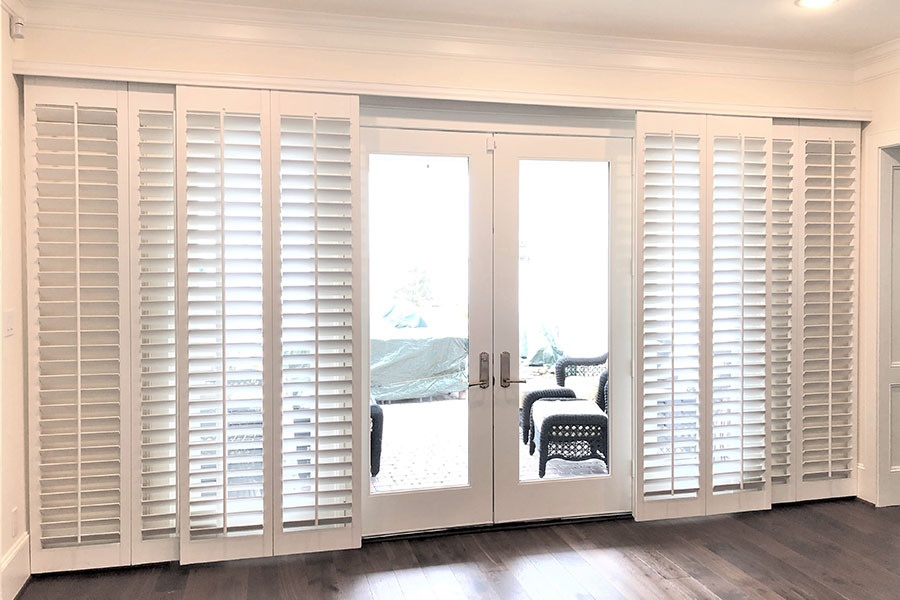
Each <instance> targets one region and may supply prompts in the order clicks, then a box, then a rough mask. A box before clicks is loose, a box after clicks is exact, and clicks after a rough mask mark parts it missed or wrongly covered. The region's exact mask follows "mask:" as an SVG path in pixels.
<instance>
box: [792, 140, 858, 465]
mask: <svg viewBox="0 0 900 600" xmlns="http://www.w3.org/2000/svg"><path fill="white" fill-rule="evenodd" d="M804 153H805V169H804V173H803V177H804V189H805V192H804V258H803V277H804V287H803V299H802V300H803V307H802V308H803V358H802V360H803V392H802V410H801V432H800V437H801V440H802V441H801V447H800V454H801V456H800V459H799V461H800V462H799V465H800V473H801V474H802V481H803V482H804V483H807V482H809V483H815V482H822V481H829V480H832V481H833V480H847V479H850V478H851V477H853V471H854V469H855V465H854V464H853V460H854V445H853V404H854V402H855V386H856V381H855V372H856V371H855V358H854V355H855V335H856V332H855V312H856V268H857V265H856V242H857V241H856V177H857V173H856V161H857V159H856V154H855V153H856V143H855V142H853V141H841V140H835V139H829V140H810V139H807V140H806V142H805V146H804Z"/></svg>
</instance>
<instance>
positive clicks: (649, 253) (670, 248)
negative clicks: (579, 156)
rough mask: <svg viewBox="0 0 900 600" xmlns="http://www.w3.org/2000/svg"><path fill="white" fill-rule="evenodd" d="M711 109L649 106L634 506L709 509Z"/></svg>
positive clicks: (641, 185)
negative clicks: (705, 319)
mask: <svg viewBox="0 0 900 600" xmlns="http://www.w3.org/2000/svg"><path fill="white" fill-rule="evenodd" d="M705 121H706V118H705V117H702V116H693V115H668V114H656V113H640V115H639V118H638V123H637V138H638V160H637V164H638V177H637V189H638V204H639V206H638V214H639V215H640V218H639V219H638V224H637V236H638V237H637V239H638V244H639V255H640V257H641V259H640V261H639V263H638V264H639V265H640V268H639V269H638V277H637V282H638V283H637V285H638V293H639V295H640V302H639V304H640V306H639V310H638V312H637V315H638V323H639V332H638V341H637V344H638V356H640V357H642V358H641V359H640V360H641V366H640V371H641V373H640V374H639V376H638V378H637V386H638V398H640V403H641V412H640V413H639V415H640V425H639V431H640V434H639V437H638V439H639V444H638V453H637V454H638V456H637V457H636V458H637V464H638V468H637V484H638V494H637V500H636V502H635V515H636V517H637V518H638V519H653V518H665V517H678V516H687V515H694V514H702V513H703V512H704V510H705V508H704V497H703V495H702V494H701V487H702V482H703V480H704V478H705V477H706V471H707V466H706V464H705V461H704V459H703V456H704V452H703V445H704V444H707V443H708V437H707V436H705V435H704V434H703V431H702V419H701V416H702V415H701V411H702V408H701V364H700V360H701V354H702V353H703V346H702V342H701V338H702V335H703V331H702V330H701V316H700V315H701V310H702V306H701V293H700V292H701V265H702V262H701V259H702V257H701V240H702V235H703V228H702V225H701V223H702V209H701V200H702V194H701V187H702V182H703V180H704V175H705V166H704V162H705V149H704V139H705V129H706V122H705Z"/></svg>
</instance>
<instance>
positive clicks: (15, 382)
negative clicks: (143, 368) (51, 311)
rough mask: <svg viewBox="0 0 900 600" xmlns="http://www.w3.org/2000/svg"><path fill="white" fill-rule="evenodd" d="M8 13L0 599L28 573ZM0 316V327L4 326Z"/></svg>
mask: <svg viewBox="0 0 900 600" xmlns="http://www.w3.org/2000/svg"><path fill="white" fill-rule="evenodd" d="M8 32H9V14H8V13H7V12H6V11H3V22H2V24H0V40H2V41H0V159H2V169H0V184H2V199H0V225H2V229H0V284H2V285H0V309H2V315H4V316H11V317H12V325H13V334H12V335H10V336H6V335H5V334H4V332H2V331H0V336H2V337H0V341H2V345H0V382H2V390H0V600H7V599H11V598H13V597H15V595H16V594H17V593H18V591H19V589H20V588H21V586H22V584H23V583H24V581H25V580H26V579H27V576H28V572H29V570H30V569H29V563H28V539H27V532H26V525H25V523H26V489H27V485H26V482H25V449H26V443H25V441H26V437H25V395H24V393H25V392H24V390H25V381H24V377H23V373H24V371H25V349H24V336H23V329H24V327H23V326H24V322H23V315H24V311H23V308H22V301H23V285H24V280H23V279H22V250H23V244H22V238H21V232H22V223H21V221H22V197H21V184H20V180H21V179H20V173H21V169H20V151H19V147H20V129H19V127H20V125H19V124H20V118H19V115H20V112H19V111H20V101H19V98H20V97H19V92H20V89H19V86H18V85H17V83H16V80H15V78H14V77H13V74H12V59H13V54H14V52H15V49H14V48H13V46H14V44H15V42H14V41H13V40H12V38H10V36H9V33H8ZM7 320H8V319H4V323H3V326H4V327H5V326H6V321H7Z"/></svg>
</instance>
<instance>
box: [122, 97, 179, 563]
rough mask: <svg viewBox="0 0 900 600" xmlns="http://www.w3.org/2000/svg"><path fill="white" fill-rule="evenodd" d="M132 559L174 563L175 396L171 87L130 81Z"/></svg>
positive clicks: (173, 137) (173, 172)
mask: <svg viewBox="0 0 900 600" xmlns="http://www.w3.org/2000/svg"><path fill="white" fill-rule="evenodd" d="M128 105H129V112H130V126H129V131H130V132H131V135H130V138H131V144H130V146H131V159H130V177H131V207H132V209H131V213H132V228H131V231H130V237H131V246H132V250H131V257H132V277H131V286H132V290H133V291H132V303H133V304H132V307H133V308H132V332H133V335H132V340H131V344H132V348H133V354H132V355H133V356H134V357H135V360H134V364H133V367H134V375H133V378H132V386H133V389H134V391H133V394H132V398H133V402H134V405H135V410H134V411H133V422H134V437H133V438H132V439H133V446H134V447H133V456H134V459H133V463H132V468H133V469H134V473H135V476H134V478H133V481H134V485H135V489H134V500H133V515H134V517H133V519H132V528H133V534H132V541H133V544H134V550H133V554H132V562H133V563H142V562H155V561H163V560H175V559H177V558H178V539H177V506H178V501H177V497H178V494H177V488H178V481H177V478H176V456H177V445H178V439H177V422H176V419H177V417H176V413H177V410H176V409H177V401H176V386H177V382H176V356H175V348H176V317H175V312H176V311H175V309H176V304H177V302H176V298H177V295H176V287H175V255H176V250H175V248H176V238H175V93H174V88H171V87H159V88H153V87H151V86H140V85H133V84H132V85H130V86H129V92H128Z"/></svg>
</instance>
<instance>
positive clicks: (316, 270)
mask: <svg viewBox="0 0 900 600" xmlns="http://www.w3.org/2000/svg"><path fill="white" fill-rule="evenodd" d="M272 106H273V109H272V123H273V127H272V129H273V136H272V156H273V158H274V160H273V181H274V182H276V185H273V192H274V198H275V201H274V202H273V205H274V206H273V215H274V223H273V229H274V230H277V231H278V233H279V235H280V244H279V245H278V246H277V247H276V248H275V253H276V265H277V267H276V268H277V269H278V272H277V276H278V277H279V279H280V285H277V286H275V287H276V289H275V294H276V295H277V299H276V302H275V311H274V312H275V320H276V330H277V331H278V332H279V334H280V335H278V336H276V337H277V339H276V340H275V342H276V348H275V351H274V352H273V355H274V356H275V362H276V367H275V371H276V372H280V374H281V377H280V381H279V382H277V383H276V389H277V390H278V391H277V392H276V394H275V396H276V402H277V403H278V406H277V407H276V410H277V411H278V414H279V416H280V427H279V430H280V431H279V432H278V434H277V435H278V447H279V448H280V450H281V458H280V460H279V461H278V464H279V469H280V472H277V473H276V474H275V507H276V508H275V515H276V517H275V518H276V519H277V521H276V522H277V523H278V525H277V526H276V532H275V553H276V554H285V553H291V552H300V551H309V550H323V549H333V548H349V547H355V546H359V544H360V529H359V495H360V490H359V485H358V483H356V484H355V483H354V482H359V481H360V477H361V473H362V470H361V466H360V456H361V453H360V449H359V448H358V447H357V446H356V445H354V444H353V440H354V439H359V433H360V431H361V423H362V419H363V416H362V409H363V408H365V407H367V403H364V402H363V401H362V395H361V392H360V389H361V388H360V385H359V379H358V377H354V361H353V357H354V354H357V355H358V351H359V350H358V349H359V340H358V338H357V337H355V336H354V282H353V264H354V250H355V249H356V246H355V245H354V243H353V224H354V219H353V198H354V194H355V193H356V190H355V185H354V184H353V182H354V177H355V173H356V169H357V168H358V156H357V149H358V139H359V136H358V125H357V122H358V116H357V115H358V110H359V109H358V100H357V99H356V98H353V97H341V96H330V95H316V94H291V93H279V92H273V94H272ZM354 399H355V400H354Z"/></svg>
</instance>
